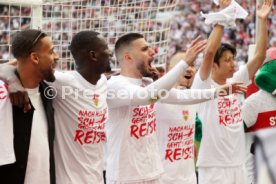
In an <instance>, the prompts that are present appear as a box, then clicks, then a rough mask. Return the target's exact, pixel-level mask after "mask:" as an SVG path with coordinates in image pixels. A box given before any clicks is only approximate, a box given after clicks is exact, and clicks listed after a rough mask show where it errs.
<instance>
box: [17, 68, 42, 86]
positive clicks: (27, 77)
mask: <svg viewBox="0 0 276 184" xmlns="http://www.w3.org/2000/svg"><path fill="white" fill-rule="evenodd" d="M17 73H18V75H19V76H18V77H19V79H20V81H21V84H22V86H23V87H24V88H29V89H33V88H36V87H38V85H39V83H40V82H41V81H42V79H40V77H39V76H38V75H37V72H36V71H32V67H30V66H28V67H25V66H22V65H21V64H18V67H17Z"/></svg>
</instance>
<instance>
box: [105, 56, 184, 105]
mask: <svg viewBox="0 0 276 184" xmlns="http://www.w3.org/2000/svg"><path fill="white" fill-rule="evenodd" d="M187 68H188V65H187V63H186V62H185V61H183V60H181V61H180V62H179V63H178V64H177V65H176V66H175V67H174V68H173V69H172V70H171V71H169V72H168V73H167V74H166V75H164V76H163V77H161V78H160V79H158V80H157V81H155V82H153V83H151V84H150V85H148V86H147V87H140V86H136V85H130V84H129V83H127V82H114V83H112V84H109V85H108V94H107V96H108V97H107V101H108V106H109V108H114V107H120V106H126V105H133V106H136V105H147V104H150V103H153V102H155V101H156V100H157V99H158V98H160V95H161V94H162V91H164V90H168V91H169V90H170V89H171V88H172V87H173V86H174V84H175V83H176V82H177V80H178V78H179V76H180V75H181V74H183V72H184V71H185V70H186V69H187Z"/></svg>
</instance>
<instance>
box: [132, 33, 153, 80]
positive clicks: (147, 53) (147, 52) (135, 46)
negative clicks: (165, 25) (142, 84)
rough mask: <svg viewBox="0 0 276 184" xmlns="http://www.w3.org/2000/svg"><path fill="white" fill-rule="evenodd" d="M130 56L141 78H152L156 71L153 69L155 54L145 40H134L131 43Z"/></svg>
mask: <svg viewBox="0 0 276 184" xmlns="http://www.w3.org/2000/svg"><path fill="white" fill-rule="evenodd" d="M129 55H130V57H131V59H132V61H133V62H134V64H135V65H136V69H137V70H138V71H139V73H140V75H141V76H143V77H150V76H152V74H153V71H154V70H153V68H152V67H151V64H152V62H153V60H154V55H155V52H154V50H153V49H152V48H151V47H150V46H149V44H148V43H147V42H146V40H145V39H144V38H140V39H137V40H134V41H133V42H132V43H131V49H130V50H129Z"/></svg>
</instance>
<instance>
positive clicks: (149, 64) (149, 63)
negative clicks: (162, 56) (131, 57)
mask: <svg viewBox="0 0 276 184" xmlns="http://www.w3.org/2000/svg"><path fill="white" fill-rule="evenodd" d="M152 62H153V59H151V60H150V61H149V62H148V67H149V69H150V70H151V69H152V66H151V64H152Z"/></svg>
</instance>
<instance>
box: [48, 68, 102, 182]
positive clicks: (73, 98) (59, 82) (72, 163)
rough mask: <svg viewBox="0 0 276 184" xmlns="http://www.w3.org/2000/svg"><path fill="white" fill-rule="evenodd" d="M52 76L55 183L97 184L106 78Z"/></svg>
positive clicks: (100, 180)
mask: <svg viewBox="0 0 276 184" xmlns="http://www.w3.org/2000/svg"><path fill="white" fill-rule="evenodd" d="M55 76H56V81H55V82H54V83H52V84H51V85H52V86H53V87H54V88H55V89H56V90H57V96H56V98H55V99H54V103H53V106H54V109H55V125H56V126H55V128H56V136H55V142H54V149H55V150H54V151H55V162H56V179H57V184H69V183H70V184H76V183H77V184H94V183H97V184H101V183H103V160H104V144H105V142H106V133H105V123H106V119H107V104H106V90H107V84H106V82H107V79H106V77H105V76H104V75H102V76H101V78H100V79H99V80H98V82H97V84H96V85H92V84H91V83H89V82H88V81H86V80H85V79H84V78H83V77H82V76H81V75H80V74H79V73H78V72H76V71H72V72H66V73H60V72H56V73H55Z"/></svg>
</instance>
